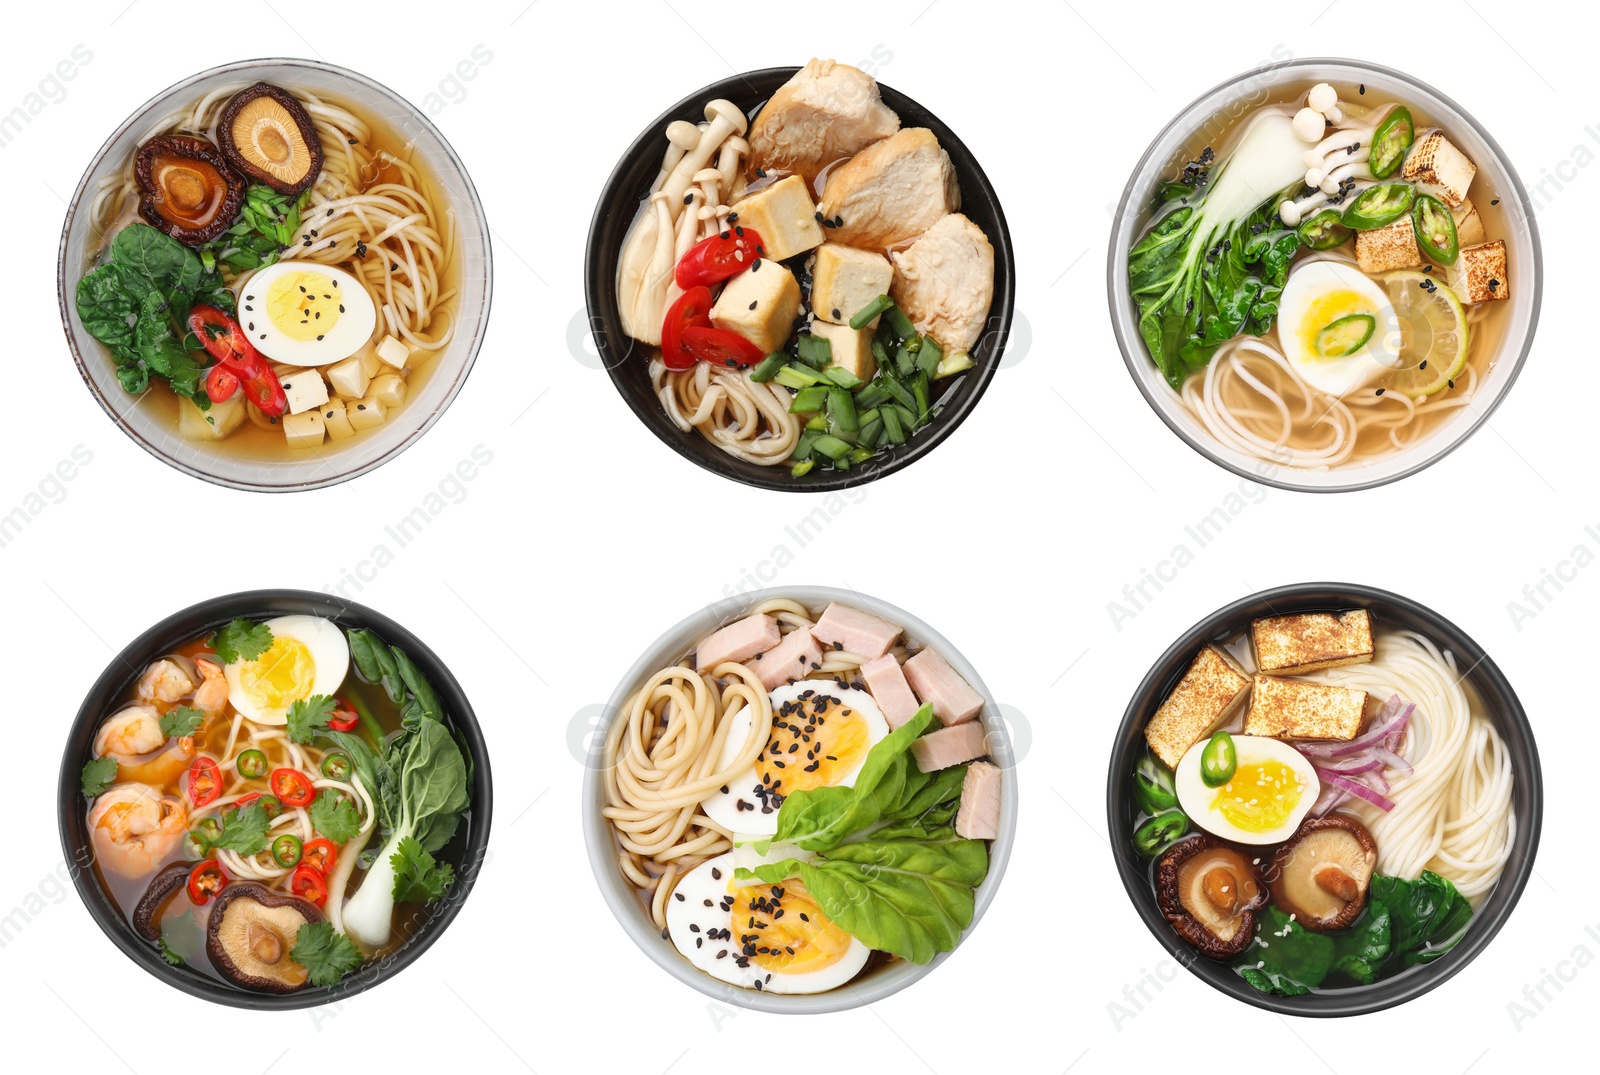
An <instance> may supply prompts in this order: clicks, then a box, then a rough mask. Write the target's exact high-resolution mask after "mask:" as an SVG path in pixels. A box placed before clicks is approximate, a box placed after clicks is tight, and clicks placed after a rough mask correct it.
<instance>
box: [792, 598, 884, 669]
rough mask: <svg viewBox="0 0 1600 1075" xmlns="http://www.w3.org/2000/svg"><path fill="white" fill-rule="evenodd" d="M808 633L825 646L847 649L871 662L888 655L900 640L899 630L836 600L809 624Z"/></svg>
mask: <svg viewBox="0 0 1600 1075" xmlns="http://www.w3.org/2000/svg"><path fill="white" fill-rule="evenodd" d="M811 633H812V634H813V635H815V636H816V637H817V641H818V642H821V643H822V644H823V645H824V646H833V647H834V648H835V649H847V650H849V651H850V652H851V653H859V654H861V656H863V657H866V658H867V659H869V660H870V659H872V658H874V657H882V656H883V655H884V654H885V653H888V652H889V647H890V646H893V645H894V644H895V640H896V639H898V638H899V637H900V628H898V627H896V626H895V625H894V624H892V623H890V622H889V621H888V620H881V619H879V618H878V617H876V616H874V615H873V614H872V613H870V612H862V611H861V610H860V609H859V608H851V607H850V606H849V605H841V604H839V603H838V602H837V601H835V602H834V603H833V604H831V605H829V606H828V607H827V608H825V609H823V610H822V618H821V619H819V620H818V621H817V622H816V623H814V624H812V625H811Z"/></svg>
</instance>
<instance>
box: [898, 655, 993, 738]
mask: <svg viewBox="0 0 1600 1075" xmlns="http://www.w3.org/2000/svg"><path fill="white" fill-rule="evenodd" d="M904 671H905V676H906V682H907V683H909V684H911V689H912V690H914V691H916V692H917V697H918V698H921V699H922V700H923V701H924V702H927V703H928V704H929V705H931V706H933V715H934V716H936V717H938V718H939V720H940V721H942V722H943V723H945V724H960V723H962V722H963V721H968V720H971V719H972V718H973V717H975V716H977V715H978V711H979V710H980V709H982V708H983V696H982V695H980V694H979V693H978V692H977V691H975V690H973V689H972V687H971V685H969V684H968V683H967V681H966V680H964V679H962V678H961V675H960V673H958V672H957V671H956V670H955V669H954V668H951V667H950V663H949V662H948V661H946V660H945V659H944V658H943V657H941V656H939V655H938V654H937V653H935V652H933V650H931V649H925V650H923V651H922V652H921V653H919V654H917V655H916V656H915V657H913V658H911V659H910V660H909V661H907V662H906V665H905V669H904Z"/></svg>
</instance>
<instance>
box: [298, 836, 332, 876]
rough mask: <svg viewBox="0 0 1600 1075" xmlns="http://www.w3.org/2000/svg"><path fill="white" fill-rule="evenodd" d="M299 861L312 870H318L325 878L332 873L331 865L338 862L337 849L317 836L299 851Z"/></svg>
mask: <svg viewBox="0 0 1600 1075" xmlns="http://www.w3.org/2000/svg"><path fill="white" fill-rule="evenodd" d="M300 861H301V863H302V864H304V865H306V866H310V867H311V868H312V869H314V870H320V871H321V872H322V875H323V876H324V877H326V876H327V875H328V874H329V873H331V872H332V871H333V864H334V863H336V862H338V861H339V848H338V846H337V845H336V844H334V842H333V841H332V840H324V839H322V838H321V837H320V836H319V837H318V838H317V839H315V840H312V841H311V842H310V843H308V844H306V846H305V847H304V848H303V849H302V850H301V852H300Z"/></svg>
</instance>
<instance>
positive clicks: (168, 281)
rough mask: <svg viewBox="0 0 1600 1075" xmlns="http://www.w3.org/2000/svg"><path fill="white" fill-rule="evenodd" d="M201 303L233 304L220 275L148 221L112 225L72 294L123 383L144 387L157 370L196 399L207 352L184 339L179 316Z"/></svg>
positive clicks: (86, 325)
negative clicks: (98, 258)
mask: <svg viewBox="0 0 1600 1075" xmlns="http://www.w3.org/2000/svg"><path fill="white" fill-rule="evenodd" d="M202 302H204V303H210V304H212V305H215V306H219V307H221V308H222V309H224V310H226V311H228V312H229V313H232V312H233V311H234V309H235V305H234V300H233V293H232V292H231V291H229V290H228V288H227V287H226V285H225V284H224V283H223V281H222V278H221V277H220V276H218V275H217V274H216V273H214V272H211V271H208V270H207V269H206V268H205V266H204V265H203V264H202V263H201V261H200V258H199V257H197V256H196V255H195V253H194V252H193V251H191V250H190V249H189V248H188V247H186V246H184V245H183V244H182V243H180V242H178V241H177V240H176V239H174V238H172V237H171V236H169V235H165V234H163V233H161V232H159V231H157V230H156V229H154V228H152V227H150V226H149V225H148V224H130V225H128V226H127V227H125V228H123V229H122V230H121V231H119V232H117V234H116V236H115V238H113V239H112V240H111V245H110V247H109V248H108V250H107V252H106V258H105V260H104V261H103V262H102V263H101V264H99V265H97V266H96V267H95V268H93V269H91V270H90V271H89V272H88V273H86V274H85V275H84V277H83V278H82V279H81V280H79V281H78V289H77V293H76V305H77V309H78V317H79V319H80V320H82V321H83V326H84V328H86V329H87V330H88V331H89V334H90V335H91V336H93V337H94V338H95V339H97V340H99V341H100V342H101V343H103V344H105V345H106V347H108V348H109V349H110V350H111V353H112V356H113V357H114V359H115V360H116V363H117V378H118V380H119V381H120V382H121V383H122V387H123V389H124V390H126V391H128V392H132V393H137V392H142V391H144V389H145V387H146V386H147V385H148V384H149V381H150V376H151V374H155V375H156V376H159V377H164V378H166V379H167V381H168V382H169V383H170V384H171V386H172V390H173V391H174V392H176V393H178V394H179V395H184V396H189V397H191V398H196V399H197V402H198V401H199V399H203V398H206V397H205V393H204V390H203V387H202V384H201V382H202V380H203V378H204V375H205V371H206V367H207V365H208V364H209V359H207V358H206V357H205V355H204V354H203V352H201V349H200V348H198V347H195V348H194V349H193V350H192V351H191V350H190V349H189V348H187V347H185V346H184V341H185V337H186V336H187V335H188V329H187V327H186V326H185V324H184V321H185V319H186V318H187V317H188V315H189V310H190V308H191V307H193V306H194V305H196V304H197V303H202ZM196 352H201V353H196ZM208 402H209V401H208Z"/></svg>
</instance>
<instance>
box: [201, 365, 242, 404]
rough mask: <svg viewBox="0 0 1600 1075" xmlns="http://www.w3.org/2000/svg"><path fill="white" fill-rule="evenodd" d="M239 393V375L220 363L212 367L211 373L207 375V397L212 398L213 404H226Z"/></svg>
mask: <svg viewBox="0 0 1600 1075" xmlns="http://www.w3.org/2000/svg"><path fill="white" fill-rule="evenodd" d="M237 391H239V375H238V374H236V373H234V372H233V371H232V370H230V369H229V368H228V367H227V366H224V365H223V364H222V363H220V362H218V363H217V364H216V365H215V366H212V367H211V372H210V373H208V374H206V395H208V396H210V397H211V402H212V403H225V402H227V401H228V400H230V399H232V398H233V394H234V393H235V392H237Z"/></svg>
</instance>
